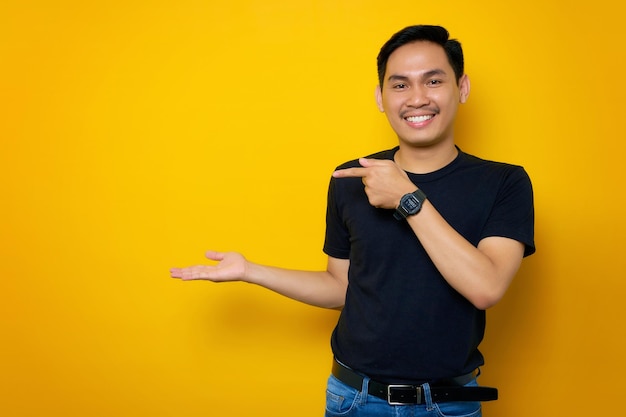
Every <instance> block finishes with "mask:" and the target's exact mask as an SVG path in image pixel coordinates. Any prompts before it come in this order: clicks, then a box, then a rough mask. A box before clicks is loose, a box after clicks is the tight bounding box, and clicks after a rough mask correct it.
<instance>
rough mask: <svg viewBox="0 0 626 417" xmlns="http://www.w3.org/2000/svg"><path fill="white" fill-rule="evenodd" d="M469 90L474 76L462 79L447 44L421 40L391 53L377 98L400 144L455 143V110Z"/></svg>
mask: <svg viewBox="0 0 626 417" xmlns="http://www.w3.org/2000/svg"><path fill="white" fill-rule="evenodd" d="M468 95H469V79H468V78H467V76H466V75H463V76H462V77H461V79H460V80H459V82H458V83H457V80H456V78H455V74H454V70H453V69H452V67H451V66H450V63H449V62H448V58H447V56H446V53H445V51H444V49H443V48H442V47H441V46H439V45H438V44H436V43H432V42H427V41H417V42H412V43H408V44H406V45H403V46H401V47H399V48H398V49H396V50H395V51H394V52H393V53H392V54H391V56H390V57H389V60H388V61H387V69H386V71H385V77H384V83H383V85H382V86H379V87H378V89H377V91H376V101H377V104H378V108H379V109H380V111H383V112H385V114H386V116H387V119H388V120H389V123H390V124H391V127H392V128H393V130H394V131H395V132H396V134H397V135H398V139H399V140H400V147H401V148H403V147H406V146H410V147H433V146H440V145H443V146H454V137H453V136H454V135H453V131H454V119H455V116H456V111H457V108H458V106H459V103H464V102H465V101H466V100H467V96H468Z"/></svg>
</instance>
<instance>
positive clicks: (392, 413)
mask: <svg viewBox="0 0 626 417" xmlns="http://www.w3.org/2000/svg"><path fill="white" fill-rule="evenodd" d="M368 384H369V378H365V379H364V380H363V387H362V388H361V391H359V390H356V389H354V388H352V387H350V386H348V385H346V384H344V383H343V382H341V381H339V380H338V379H337V378H335V377H334V376H332V375H331V376H330V378H328V385H327V389H326V414H325V416H326V417H405V416H406V417H409V416H411V417H451V416H456V417H481V416H482V412H481V407H480V402H460V401H459V402H445V403H434V402H433V401H432V398H431V395H430V386H429V385H428V384H424V385H423V386H422V387H423V395H424V398H425V401H426V404H422V405H389V403H387V401H386V400H383V399H381V398H378V397H376V396H373V395H369V394H368V393H367V388H368ZM466 386H467V387H470V386H478V383H477V382H476V380H475V379H474V380H473V381H471V382H469V383H468V384H467V385H466Z"/></svg>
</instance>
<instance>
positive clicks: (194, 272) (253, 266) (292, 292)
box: [170, 251, 350, 308]
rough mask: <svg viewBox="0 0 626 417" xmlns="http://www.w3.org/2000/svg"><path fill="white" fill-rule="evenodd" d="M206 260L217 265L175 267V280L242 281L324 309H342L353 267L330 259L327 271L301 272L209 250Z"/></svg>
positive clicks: (172, 274) (235, 254)
mask: <svg viewBox="0 0 626 417" xmlns="http://www.w3.org/2000/svg"><path fill="white" fill-rule="evenodd" d="M206 257H207V258H208V259H210V260H213V261H217V262H218V263H217V264H215V265H196V266H190V267H187V268H172V269H171V270H170V274H171V276H172V278H180V279H182V280H183V281H189V280H208V281H213V282H228V281H243V282H248V283H251V284H257V285H260V286H262V287H265V288H267V289H269V290H272V291H274V292H277V293H278V294H281V295H284V296H286V297H289V298H291V299H294V300H297V301H301V302H303V303H306V304H310V305H314V306H317V307H324V308H341V307H343V304H344V302H345V298H346V289H347V287H348V267H349V265H350V261H349V260H347V259H338V258H333V257H330V256H329V257H328V264H327V267H326V271H298V270H291V269H283V268H277V267H272V266H267V265H260V264H257V263H254V262H250V261H248V260H247V259H246V258H245V257H244V256H243V255H241V254H240V253H237V252H215V251H208V252H207V253H206Z"/></svg>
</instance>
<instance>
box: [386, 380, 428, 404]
mask: <svg viewBox="0 0 626 417" xmlns="http://www.w3.org/2000/svg"><path fill="white" fill-rule="evenodd" d="M407 393H409V394H410V397H407ZM387 402H388V403H389V405H403V404H421V403H422V387H419V386H417V387H416V386H415V385H387Z"/></svg>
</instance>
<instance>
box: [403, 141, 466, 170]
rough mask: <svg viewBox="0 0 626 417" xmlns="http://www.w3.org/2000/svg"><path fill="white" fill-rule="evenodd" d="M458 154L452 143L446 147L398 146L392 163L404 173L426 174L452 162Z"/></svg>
mask: <svg viewBox="0 0 626 417" xmlns="http://www.w3.org/2000/svg"><path fill="white" fill-rule="evenodd" d="M442 145H443V144H442ZM458 154H459V151H458V149H457V148H456V146H455V145H454V143H450V144H446V146H436V147H423V148H422V147H410V146H403V145H402V144H400V149H399V150H398V152H396V154H395V156H394V161H395V163H396V164H397V165H398V166H399V167H400V168H402V169H403V170H404V171H407V172H411V173H414V174H428V173H430V172H434V171H437V170H439V169H441V168H443V167H445V166H446V165H448V164H449V163H451V162H452V161H454V159H455V158H456V157H457V155H458Z"/></svg>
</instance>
